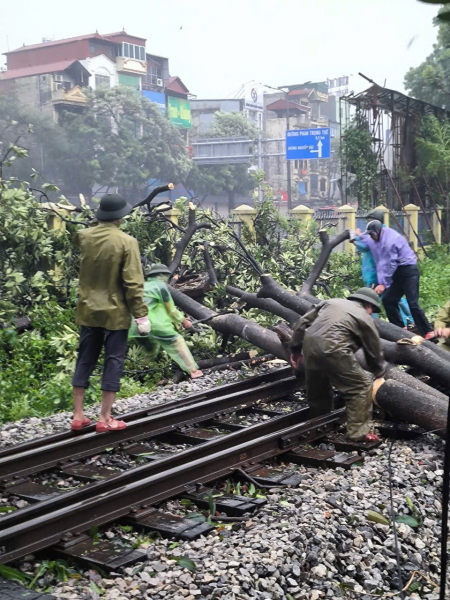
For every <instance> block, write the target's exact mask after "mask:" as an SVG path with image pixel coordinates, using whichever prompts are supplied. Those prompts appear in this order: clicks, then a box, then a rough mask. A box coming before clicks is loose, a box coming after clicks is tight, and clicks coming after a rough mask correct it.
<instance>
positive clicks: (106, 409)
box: [98, 390, 116, 423]
mask: <svg viewBox="0 0 450 600" xmlns="http://www.w3.org/2000/svg"><path fill="white" fill-rule="evenodd" d="M115 399H116V392H107V391H105V390H103V391H102V406H101V408H100V415H99V417H98V420H99V421H103V423H108V422H109V420H110V418H111V408H112V405H113V403H114V400H115Z"/></svg>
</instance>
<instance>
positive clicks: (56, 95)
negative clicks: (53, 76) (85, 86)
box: [52, 82, 87, 106]
mask: <svg viewBox="0 0 450 600" xmlns="http://www.w3.org/2000/svg"><path fill="white" fill-rule="evenodd" d="M57 85H58V88H57V89H54V90H53V91H52V102H53V104H56V105H64V106H84V105H85V104H86V102H87V97H86V95H85V94H84V92H83V90H82V88H81V87H80V86H79V85H75V86H73V87H69V86H70V85H72V84H69V83H68V82H64V83H61V84H57Z"/></svg>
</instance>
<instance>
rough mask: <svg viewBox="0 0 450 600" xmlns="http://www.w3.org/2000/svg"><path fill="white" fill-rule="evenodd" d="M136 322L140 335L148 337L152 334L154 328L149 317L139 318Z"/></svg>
mask: <svg viewBox="0 0 450 600" xmlns="http://www.w3.org/2000/svg"><path fill="white" fill-rule="evenodd" d="M134 322H135V323H136V327H137V329H138V331H139V335H148V334H149V333H150V331H151V329H152V326H151V323H150V320H149V318H148V317H139V319H135V320H134Z"/></svg>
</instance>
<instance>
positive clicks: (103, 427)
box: [95, 417, 127, 433]
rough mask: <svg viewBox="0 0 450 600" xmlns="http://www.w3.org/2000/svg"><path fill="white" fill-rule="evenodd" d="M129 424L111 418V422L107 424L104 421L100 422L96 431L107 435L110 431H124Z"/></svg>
mask: <svg viewBox="0 0 450 600" xmlns="http://www.w3.org/2000/svg"><path fill="white" fill-rule="evenodd" d="M126 426H127V424H126V423H125V421H117V419H114V418H113V417H110V418H109V421H108V422H107V423H105V422H104V421H98V423H97V425H96V426H95V430H96V432H97V433H107V432H108V431H122V429H125V428H126Z"/></svg>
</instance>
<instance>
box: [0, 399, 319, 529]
mask: <svg viewBox="0 0 450 600" xmlns="http://www.w3.org/2000/svg"><path fill="white" fill-rule="evenodd" d="M308 413H309V409H308V408H303V409H301V410H298V411H294V412H291V413H287V414H285V415H280V416H279V417H275V418H273V419H270V420H269V421H263V422H262V423H258V424H257V425H252V426H251V427H245V428H243V429H241V430H240V431H236V432H233V433H230V434H228V435H226V436H223V437H220V438H217V439H214V440H210V441H209V442H205V443H204V444H201V445H198V446H193V447H192V448H188V449H187V450H184V451H182V452H178V453H176V454H173V456H169V457H167V458H164V459H161V460H157V461H154V462H149V463H146V464H144V465H140V466H139V467H135V468H134V469H130V470H129V471H124V472H122V473H120V474H118V475H116V476H114V477H111V478H110V479H107V480H104V481H95V482H92V483H89V484H87V485H85V486H83V487H81V488H79V489H78V490H73V491H71V492H67V493H65V494H62V495H61V496H57V497H56V498H49V499H48V500H44V501H42V502H38V503H37V504H32V505H31V506H28V507H27V508H23V509H21V510H19V511H17V512H13V513H11V514H10V515H7V516H5V517H3V518H2V519H1V520H0V530H2V529H7V528H8V527H12V526H13V525H17V524H19V523H21V522H22V521H24V520H27V519H31V518H35V517H38V516H41V515H43V514H45V512H46V511H47V510H49V509H50V510H56V509H59V508H63V507H65V506H69V505H70V504H73V503H74V502H79V501H82V500H86V499H88V498H89V497H91V496H95V495H98V494H105V493H109V492H111V491H113V490H114V489H115V488H117V487H118V486H122V485H128V484H129V483H133V482H135V481H139V480H140V479H143V478H145V477H149V476H150V475H155V474H157V473H161V472H163V471H164V470H166V469H170V468H173V467H177V466H179V465H182V464H183V463H185V462H188V461H192V460H197V459H199V458H201V457H202V456H205V455H208V453H209V454H212V453H213V452H218V451H219V450H226V449H227V448H230V447H232V446H233V445H236V444H241V443H243V442H247V441H249V440H251V439H253V438H258V437H262V436H264V435H270V434H272V433H274V432H275V431H279V430H280V429H286V428H288V427H292V426H293V425H297V424H298V423H301V422H304V421H305V420H306V419H307V417H308ZM8 491H9V492H10V493H14V487H11V488H9V490H8Z"/></svg>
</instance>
